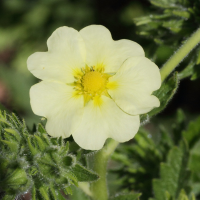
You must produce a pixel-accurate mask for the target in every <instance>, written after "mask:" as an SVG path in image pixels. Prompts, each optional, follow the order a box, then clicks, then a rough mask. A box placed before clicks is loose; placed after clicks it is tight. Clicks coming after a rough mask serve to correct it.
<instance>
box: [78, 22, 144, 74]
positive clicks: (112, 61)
mask: <svg viewBox="0 0 200 200" xmlns="http://www.w3.org/2000/svg"><path fill="white" fill-rule="evenodd" d="M80 34H81V35H82V37H83V39H84V41H85V46H86V51H87V57H86V63H87V65H88V66H99V65H102V66H104V67H105V72H116V71H117V70H118V69H119V67H120V66H121V65H122V63H123V62H124V61H125V60H126V59H127V58H129V57H132V56H144V51H143V49H142V47H141V46H140V45H139V44H137V43H136V42H133V41H130V40H118V41H114V40H113V39H112V36H111V33H110V31H109V30H108V29H107V28H106V27H104V26H101V25H91V26H87V27H85V28H83V29H82V30H81V31H80Z"/></svg>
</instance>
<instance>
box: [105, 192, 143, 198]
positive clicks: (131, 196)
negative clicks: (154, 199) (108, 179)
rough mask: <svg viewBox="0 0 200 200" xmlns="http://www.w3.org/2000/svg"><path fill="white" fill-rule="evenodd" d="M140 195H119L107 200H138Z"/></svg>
mask: <svg viewBox="0 0 200 200" xmlns="http://www.w3.org/2000/svg"><path fill="white" fill-rule="evenodd" d="M140 196H141V194H140V193H132V194H131V193H130V194H119V195H116V196H115V197H113V198H110V199H109V200H139V197H140Z"/></svg>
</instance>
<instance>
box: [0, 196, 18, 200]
mask: <svg viewBox="0 0 200 200" xmlns="http://www.w3.org/2000/svg"><path fill="white" fill-rule="evenodd" d="M15 197H16V196H14V195H5V196H4V197H3V198H2V199H1V200H13V199H15Z"/></svg>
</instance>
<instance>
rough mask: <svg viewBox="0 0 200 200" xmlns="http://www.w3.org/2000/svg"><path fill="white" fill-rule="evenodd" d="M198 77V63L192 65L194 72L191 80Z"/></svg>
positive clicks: (199, 74)
mask: <svg viewBox="0 0 200 200" xmlns="http://www.w3.org/2000/svg"><path fill="white" fill-rule="evenodd" d="M199 77H200V64H198V65H195V66H194V72H193V75H192V77H191V80H192V81H194V80H196V79H198V78H199Z"/></svg>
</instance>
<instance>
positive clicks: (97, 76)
mask: <svg viewBox="0 0 200 200" xmlns="http://www.w3.org/2000/svg"><path fill="white" fill-rule="evenodd" d="M105 84H106V79H105V78H104V77H103V76H102V74H101V73H100V72H98V71H90V72H88V73H86V74H85V75H84V76H83V80H82V85H83V88H84V90H85V91H86V92H88V93H95V92H98V91H101V90H103V89H104V88H105Z"/></svg>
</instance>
